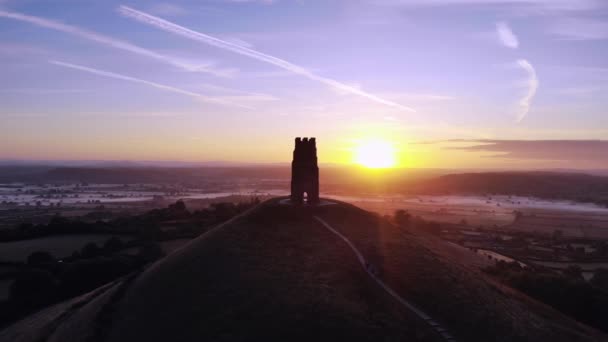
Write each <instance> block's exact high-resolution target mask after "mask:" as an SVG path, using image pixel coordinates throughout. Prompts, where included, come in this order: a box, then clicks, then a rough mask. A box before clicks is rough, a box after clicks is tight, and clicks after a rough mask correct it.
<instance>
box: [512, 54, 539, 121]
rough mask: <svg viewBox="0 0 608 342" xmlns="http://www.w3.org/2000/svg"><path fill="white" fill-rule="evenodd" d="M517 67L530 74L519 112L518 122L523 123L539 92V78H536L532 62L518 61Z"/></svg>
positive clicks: (520, 101)
mask: <svg viewBox="0 0 608 342" xmlns="http://www.w3.org/2000/svg"><path fill="white" fill-rule="evenodd" d="M517 65H518V66H519V67H520V68H522V69H523V70H525V71H526V73H527V74H528V79H527V80H526V86H527V88H528V90H527V92H526V94H525V95H524V97H522V99H521V100H519V110H518V111H517V116H516V118H517V122H521V120H523V119H524V118H525V117H526V115H528V112H529V111H530V105H531V104H532V99H534V95H536V91H537V90H538V85H539V81H538V77H537V76H536V70H534V67H533V66H532V64H530V62H528V61H527V60H525V59H518V60H517Z"/></svg>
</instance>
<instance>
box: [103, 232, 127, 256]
mask: <svg viewBox="0 0 608 342" xmlns="http://www.w3.org/2000/svg"><path fill="white" fill-rule="evenodd" d="M124 246H125V244H124V243H123V242H122V240H121V239H119V238H117V237H116V236H112V237H111V238H109V239H108V240H106V242H105V243H104V244H103V250H104V251H105V252H108V253H114V252H118V251H119V250H121V249H123V248H124Z"/></svg>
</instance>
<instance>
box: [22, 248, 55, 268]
mask: <svg viewBox="0 0 608 342" xmlns="http://www.w3.org/2000/svg"><path fill="white" fill-rule="evenodd" d="M54 262H55V257H53V255H52V254H51V253H49V252H47V251H37V252H34V253H32V254H30V255H29V256H28V257H27V264H28V265H30V266H40V265H45V264H51V263H54Z"/></svg>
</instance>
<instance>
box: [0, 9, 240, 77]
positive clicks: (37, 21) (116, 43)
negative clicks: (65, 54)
mask: <svg viewBox="0 0 608 342" xmlns="http://www.w3.org/2000/svg"><path fill="white" fill-rule="evenodd" d="M0 17H4V18H9V19H14V20H18V21H22V22H26V23H30V24H33V25H36V26H40V27H44V28H48V29H52V30H55V31H60V32H64V33H68V34H71V35H75V36H79V37H81V38H85V39H88V40H92V41H94V42H97V43H100V44H102V45H105V46H110V47H113V48H116V49H121V50H125V51H129V52H132V53H135V54H138V55H141V56H145V57H149V58H153V59H156V60H159V61H162V62H165V63H168V64H170V65H173V66H175V67H178V68H180V69H183V70H187V71H198V72H206V73H210V74H213V75H215V76H222V77H226V76H229V71H226V70H216V69H213V68H211V67H209V66H205V65H191V64H188V63H183V62H182V61H179V60H177V59H176V58H174V57H170V56H165V55H162V54H159V53H156V52H154V51H150V50H148V49H145V48H142V47H140V46H137V45H135V44H131V43H129V42H126V41H124V40H119V39H115V38H111V37H108V36H105V35H102V34H99V33H95V32H92V31H88V30H85V29H82V28H79V27H76V26H72V25H68V24H64V23H61V22H58V21H54V20H50V19H46V18H41V17H36V16H32V15H27V14H22V13H17V12H7V11H2V10H0Z"/></svg>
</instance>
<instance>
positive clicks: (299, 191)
mask: <svg viewBox="0 0 608 342" xmlns="http://www.w3.org/2000/svg"><path fill="white" fill-rule="evenodd" d="M304 193H306V199H307V203H309V204H316V203H319V167H318V166H317V144H316V141H315V138H310V139H309V138H304V139H300V138H296V147H295V149H294V150H293V161H292V162H291V201H292V202H293V203H304Z"/></svg>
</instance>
